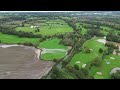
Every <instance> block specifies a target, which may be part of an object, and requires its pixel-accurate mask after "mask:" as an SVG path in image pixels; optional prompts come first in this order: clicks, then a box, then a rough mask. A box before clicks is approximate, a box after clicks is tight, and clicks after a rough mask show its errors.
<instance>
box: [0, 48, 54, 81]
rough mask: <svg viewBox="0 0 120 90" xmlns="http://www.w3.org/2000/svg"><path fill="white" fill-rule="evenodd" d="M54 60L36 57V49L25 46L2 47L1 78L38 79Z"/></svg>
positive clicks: (0, 60)
mask: <svg viewBox="0 0 120 90" xmlns="http://www.w3.org/2000/svg"><path fill="white" fill-rule="evenodd" d="M52 66H53V62H50V61H41V60H36V59H35V51H34V50H32V49H28V48H25V47H20V46H15V47H8V48H1V47H0V79H38V78H40V77H42V76H43V75H44V74H46V72H48V70H49V69H50V68H51V67H52Z"/></svg>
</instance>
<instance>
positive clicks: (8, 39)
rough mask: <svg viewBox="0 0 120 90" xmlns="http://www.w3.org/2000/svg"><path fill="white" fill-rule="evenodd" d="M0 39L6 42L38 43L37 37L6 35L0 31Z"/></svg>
mask: <svg viewBox="0 0 120 90" xmlns="http://www.w3.org/2000/svg"><path fill="white" fill-rule="evenodd" d="M0 40H1V42H2V43H6V44H17V43H24V42H31V43H33V44H35V43H38V41H39V39H38V38H20V37H18V36H14V35H7V34H2V33H0Z"/></svg>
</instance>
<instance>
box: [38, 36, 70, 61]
mask: <svg viewBox="0 0 120 90" xmlns="http://www.w3.org/2000/svg"><path fill="white" fill-rule="evenodd" d="M59 42H60V39H58V38H54V39H48V40H46V41H43V42H41V43H40V44H39V47H41V48H46V49H64V50H65V51H66V52H67V50H68V48H67V47H66V46H63V45H60V44H59ZM66 52H60V51H57V52H54V53H46V54H42V55H41V59H43V60H53V59H60V58H62V57H64V56H65V54H66Z"/></svg>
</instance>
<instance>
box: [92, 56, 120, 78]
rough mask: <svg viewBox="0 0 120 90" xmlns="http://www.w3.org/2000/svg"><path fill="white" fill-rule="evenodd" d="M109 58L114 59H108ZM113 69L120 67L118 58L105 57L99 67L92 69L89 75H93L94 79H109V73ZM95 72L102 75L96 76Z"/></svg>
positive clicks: (119, 57) (119, 58)
mask: <svg viewBox="0 0 120 90" xmlns="http://www.w3.org/2000/svg"><path fill="white" fill-rule="evenodd" d="M110 57H113V58H115V59H114V60H113V59H110ZM105 60H106V61H107V62H110V64H107V63H106V61H105ZM115 67H120V56H117V55H113V54H111V55H108V56H106V58H105V59H104V60H103V61H102V65H101V67H92V69H91V70H90V74H91V75H93V76H94V78H95V79H110V71H111V70H112V69H113V68H115ZM96 72H102V75H101V76H100V75H97V74H96Z"/></svg>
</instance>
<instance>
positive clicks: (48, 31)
mask: <svg viewBox="0 0 120 90" xmlns="http://www.w3.org/2000/svg"><path fill="white" fill-rule="evenodd" d="M34 24H35V23H34ZM35 25H38V26H39V30H40V32H35V28H30V26H33V25H32V24H31V25H29V26H28V25H27V26H26V25H25V27H17V28H16V31H24V32H33V33H34V34H42V35H54V34H64V33H67V32H72V31H73V29H72V28H71V27H70V26H69V25H68V24H67V23H65V22H64V21H63V20H50V21H46V22H44V23H37V24H35Z"/></svg>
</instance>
